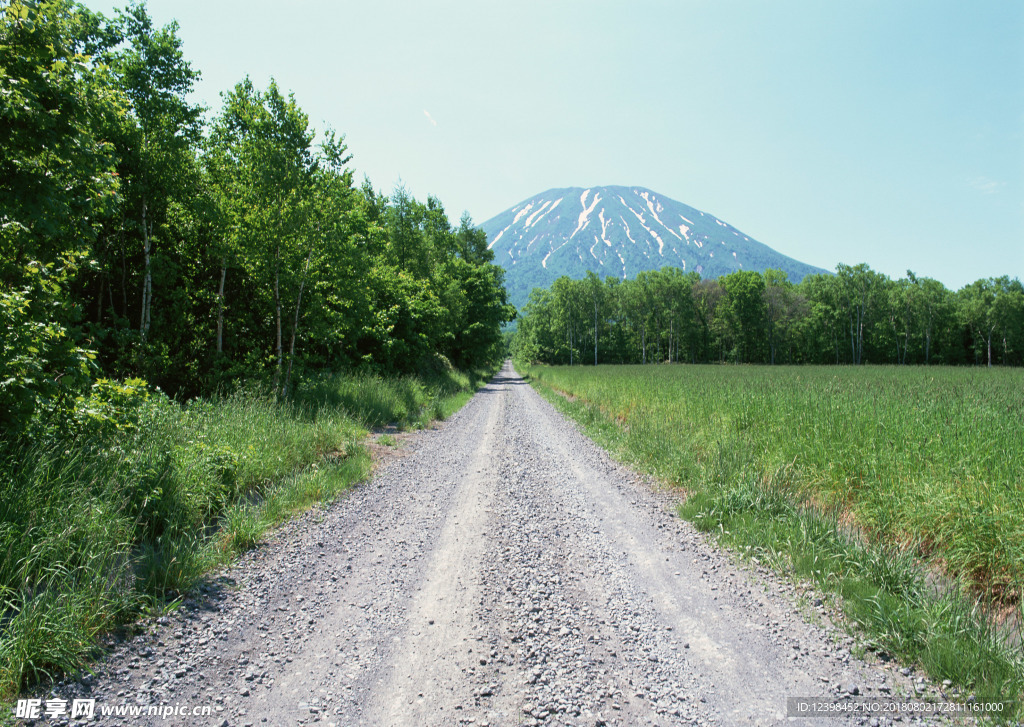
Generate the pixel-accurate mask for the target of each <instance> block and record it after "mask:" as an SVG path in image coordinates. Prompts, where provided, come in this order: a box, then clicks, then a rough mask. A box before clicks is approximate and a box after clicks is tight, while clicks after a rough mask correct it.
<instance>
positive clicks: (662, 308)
mask: <svg viewBox="0 0 1024 727" xmlns="http://www.w3.org/2000/svg"><path fill="white" fill-rule="evenodd" d="M510 345H511V348H512V352H513V355H514V356H515V357H516V358H518V359H521V360H528V361H537V362H543V363H550V364H583V363H593V364H595V365H596V364H598V363H660V362H670V363H671V362H691V363H712V362H735V363H760V364H803V363H809V364H865V363H874V364H921V365H926V364H953V365H986V366H992V365H1003V366H1020V365H1024V286H1022V285H1021V282H1020V280H1018V279H1012V280H1011V279H1010V278H1008V277H1005V276H1004V277H999V278H986V279H982V280H977V281H975V282H973V283H971V284H970V285H966V286H964V287H963V288H961V289H960V290H957V291H952V290H949V289H948V288H946V287H945V286H944V285H943V284H942V283H941V282H939V281H937V280H933V279H931V278H923V277H918V276H917V275H915V274H914V273H912V272H910V271H908V272H907V276H906V277H905V278H900V279H899V280H893V279H891V278H889V277H888V276H886V275H883V274H881V273H879V272H877V271H874V270H872V269H871V268H870V267H869V266H868V265H866V264H859V265H852V266H851V265H839V266H838V267H837V268H836V273H835V274H834V275H832V274H818V275H809V276H807V277H805V278H804V279H803V280H802V281H801V282H800V283H799V284H794V283H792V282H791V281H789V280H788V278H787V276H786V273H785V272H782V271H780V270H766V271H765V272H763V273H758V272H753V271H746V270H741V271H736V272H733V273H730V274H728V275H723V276H721V277H719V278H717V279H701V277H700V276H699V275H698V274H697V273H695V272H689V273H686V272H683V271H682V270H680V269H678V268H671V267H665V268H662V269H661V270H656V271H651V272H642V273H640V274H639V275H637V277H636V278H635V279H633V280H621V279H618V278H613V277H608V278H606V279H605V280H604V281H602V280H601V279H600V278H599V277H598V276H597V275H596V274H594V273H592V272H590V273H588V274H587V277H586V278H585V279H583V280H572V279H570V278H568V277H561V278H559V279H558V280H556V281H555V282H554V284H553V285H552V286H551V287H550V288H548V289H541V288H537V289H534V290H533V291H532V293H531V294H530V298H529V301H528V302H527V304H526V306H525V307H524V308H523V310H522V311H521V312H520V317H519V321H518V330H517V332H516V334H515V336H514V338H513V339H512V341H511V344H510Z"/></svg>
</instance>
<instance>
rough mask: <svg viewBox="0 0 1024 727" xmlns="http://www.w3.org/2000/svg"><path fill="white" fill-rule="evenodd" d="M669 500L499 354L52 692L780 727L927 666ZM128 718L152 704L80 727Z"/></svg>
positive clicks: (298, 709) (399, 718)
mask: <svg viewBox="0 0 1024 727" xmlns="http://www.w3.org/2000/svg"><path fill="white" fill-rule="evenodd" d="M672 502H673V500H672V496H671V495H670V494H668V493H664V492H659V491H658V490H657V489H656V488H653V487H652V486H651V484H650V483H648V482H646V481H645V480H644V479H643V478H641V477H639V476H637V475H636V474H634V473H632V472H630V471H629V470H628V469H626V468H624V467H622V466H620V465H618V464H616V463H614V462H613V461H612V460H611V459H610V458H609V457H608V456H607V454H606V453H604V452H603V451H602V450H601V449H600V448H599V447H597V446H596V445H595V444H593V443H592V442H591V441H590V440H589V439H587V438H586V437H585V436H583V435H582V434H580V432H579V431H578V429H577V428H576V426H575V425H573V424H571V423H569V422H567V421H566V420H565V419H564V418H563V417H562V416H561V415H560V414H558V413H557V411H555V409H554V408H553V407H551V406H550V405H549V404H548V403H547V402H545V401H544V400H543V399H542V398H541V397H540V396H539V395H538V394H537V393H536V392H535V391H533V389H531V388H530V387H529V386H528V385H526V384H525V383H524V381H523V380H522V379H521V378H520V377H519V376H518V375H516V373H515V372H514V371H513V370H512V368H511V366H510V365H506V366H505V367H504V368H503V369H502V371H501V373H500V374H499V375H498V376H497V377H495V379H493V380H492V381H491V383H490V384H489V385H488V386H487V387H485V388H484V389H482V390H481V391H480V392H479V393H478V394H477V395H476V396H475V397H474V398H473V399H472V400H471V401H470V402H469V403H468V404H467V405H466V406H465V407H464V408H463V409H462V410H461V411H459V412H458V413H457V414H455V415H454V416H453V417H452V418H451V419H450V420H449V421H448V422H445V423H444V424H442V425H440V426H438V427H437V428H434V429H431V430H428V431H424V432H421V433H416V434H413V435H410V436H408V437H406V438H404V439H402V441H401V446H400V447H399V449H398V451H397V452H396V453H395V454H394V455H393V456H390V457H388V458H386V459H385V461H384V463H383V464H382V465H381V467H380V468H379V469H378V471H377V472H376V474H375V475H374V476H373V478H372V479H371V480H370V481H369V482H368V483H366V484H364V485H361V486H359V487H358V488H356V489H355V490H354V491H353V492H352V493H351V494H350V495H349V496H348V497H346V498H344V499H342V500H340V501H339V502H337V503H335V504H333V505H331V506H330V507H328V508H326V509H325V510H322V511H315V512H313V513H311V514H308V515H306V516H304V517H303V518H300V519H299V520H298V521H295V522H293V523H290V524H288V525H286V526H285V527H283V528H282V529H280V530H279V531H278V532H277V533H275V535H274V536H273V537H272V538H271V539H270V540H269V542H268V543H266V544H265V545H263V546H261V547H260V548H258V549H257V550H255V551H253V552H252V553H250V554H248V555H246V556H245V557H244V558H242V560H241V561H240V562H239V563H238V564H237V565H235V566H233V567H231V568H229V569H228V570H226V571H225V572H224V573H223V574H221V575H220V576H218V577H215V578H214V579H213V580H212V581H211V585H210V587H209V588H207V589H206V592H205V593H204V594H202V595H201V597H199V598H195V599H190V600H188V601H186V603H185V605H184V607H183V608H182V609H180V610H179V612H177V613H175V614H172V615H170V616H167V617H164V618H163V619H161V622H162V623H159V624H155V625H154V628H153V629H150V630H149V632H148V633H145V634H143V635H141V636H137V637H135V638H134V639H133V640H131V641H130V642H127V643H125V644H123V645H122V646H120V647H119V648H117V649H115V650H114V651H113V652H112V653H111V654H110V655H109V656H108V657H107V658H106V659H105V660H104V662H103V663H101V665H100V667H99V670H98V673H97V675H96V677H95V678H92V677H90V678H87V679H85V680H78V681H74V682H70V683H65V684H63V685H60V686H59V687H58V688H57V693H59V694H61V695H63V696H65V697H68V698H75V697H82V696H88V697H90V698H95V699H96V700H97V703H98V704H106V705H116V704H122V703H130V704H145V705H149V704H170V705H188V706H189V707H191V706H199V707H201V706H203V705H210V706H212V707H213V709H214V714H213V716H212V717H190V716H183V717H172V718H171V719H168V720H161V719H160V718H158V717H155V718H148V721H149V722H148V723H152V724H174V723H176V722H177V723H179V724H216V725H230V726H233V725H239V726H241V725H263V724H271V725H278V724H282V725H284V724H323V725H338V726H339V727H340V726H342V725H373V726H374V727H376V726H378V725H395V726H401V725H410V726H411V725H417V726H419V725H463V724H473V725H540V724H544V725H602V724H609V725H612V724H616V725H689V724H718V725H727V724H752V725H753V724H766V725H767V724H781V723H789V722H790V720H789V719H788V718H787V716H786V699H787V697H815V698H829V699H838V698H840V697H841V696H843V695H846V694H849V693H851V692H853V693H856V694H858V696H859V697H860V698H865V699H880V698H884V697H888V696H889V695H891V694H894V693H895V691H896V690H897V689H902V688H906V687H907V686H908V685H911V683H912V681H911V680H914V679H916V675H913V674H911V673H908V674H906V675H900V674H899V673H898V672H895V671H893V670H891V669H889V668H886V667H884V666H880V665H870V664H867V663H865V662H862V661H859V660H858V659H856V658H854V657H853V656H851V654H850V651H849V647H850V645H851V643H850V641H849V640H848V639H847V637H846V636H845V634H844V632H843V631H842V630H841V629H836V628H833V627H831V626H829V622H828V619H827V615H826V611H825V609H824V608H820V607H817V608H816V607H815V606H813V605H811V604H807V605H806V608H805V609H804V610H805V611H806V612H807V613H810V614H811V615H812V616H813V617H814V618H815V620H816V621H818V624H817V625H814V624H811V623H809V622H808V621H807V620H806V619H805V618H804V616H802V615H801V609H800V608H798V606H797V598H796V596H795V595H794V593H793V592H792V591H793V589H792V587H791V586H789V585H787V584H786V583H785V582H784V581H781V580H779V579H777V578H776V577H775V576H773V575H771V574H769V573H767V572H765V571H762V570H758V569H757V568H755V567H752V566H738V565H736V564H735V563H734V561H733V559H732V558H731V557H730V556H728V555H727V554H724V553H722V552H721V551H720V550H718V549H716V548H715V547H714V546H713V545H712V544H711V543H709V541H708V540H707V539H706V538H705V536H703V535H701V534H699V533H697V532H696V531H695V530H694V529H693V528H692V526H690V525H689V524H688V523H686V522H684V521H681V520H679V519H678V518H677V517H675V516H674V514H673V509H672ZM861 721H862V720H861V719H860V718H854V719H851V720H850V721H849V722H846V721H844V722H843V723H844V724H847V723H854V724H856V723H859V722H861ZM127 722H131V723H132V724H145V723H147V718H133V719H131V720H127V719H126V718H124V717H119V718H113V717H108V718H97V719H96V720H92V721H91V722H90V723H91V724H124V723H127ZM813 723H814V724H815V725H821V724H829V723H830V721H829V720H822V719H816V720H814V721H813ZM876 723H877V720H876Z"/></svg>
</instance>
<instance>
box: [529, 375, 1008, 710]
mask: <svg viewBox="0 0 1024 727" xmlns="http://www.w3.org/2000/svg"><path fill="white" fill-rule="evenodd" d="M521 371H522V372H523V373H525V374H528V375H529V376H530V377H531V379H532V381H533V382H534V384H535V385H538V388H539V389H540V390H541V391H542V393H545V392H546V393H547V396H548V398H549V399H550V400H552V401H553V402H554V403H555V404H556V405H557V406H558V407H559V408H560V409H562V410H563V411H565V412H566V413H568V414H570V415H572V416H574V417H575V418H576V419H577V420H578V421H580V422H581V423H582V424H583V425H584V426H585V428H586V429H587V431H588V433H590V434H591V435H592V436H594V437H595V439H597V440H598V441H600V442H601V443H602V444H604V445H605V446H607V447H608V448H609V449H611V450H612V451H613V452H614V453H615V454H616V455H617V456H618V457H619V458H620V459H623V460H625V461H628V462H630V463H632V464H634V465H636V466H638V467H639V468H641V469H643V470H646V471H648V472H650V473H652V474H654V475H655V476H657V477H658V478H659V479H660V480H662V481H663V482H666V483H668V484H670V485H673V486H676V487H679V488H682V489H683V490H684V491H685V493H686V499H685V503H684V504H683V505H682V507H681V514H682V515H683V516H684V517H687V518H688V519H690V520H692V521H693V522H695V523H696V524H697V525H698V527H701V528H702V529H705V530H708V531H714V532H716V533H717V534H718V536H719V537H720V538H722V539H723V540H724V541H725V542H726V543H727V544H729V545H730V546H732V547H735V548H737V549H739V550H740V551H741V552H743V553H745V554H746V555H748V556H749V557H755V558H758V559H759V560H765V561H769V562H771V563H773V564H774V565H776V566H778V567H782V568H784V569H786V570H789V571H791V572H793V573H794V574H795V575H796V576H798V577H800V578H804V579H809V580H811V581H815V582H817V583H818V585H820V586H821V587H823V588H825V589H826V590H829V591H831V592H833V593H834V594H836V597H837V598H838V599H839V601H840V602H841V603H842V606H843V608H845V609H846V611H847V613H848V614H849V616H850V617H851V620H852V621H854V622H856V623H857V624H859V625H860V626H861V627H862V628H863V629H864V630H865V633H866V634H867V636H868V644H869V645H870V646H872V648H876V647H877V648H880V649H882V650H885V651H887V652H890V653H893V654H895V655H897V656H899V657H900V658H902V659H904V660H906V661H910V662H915V663H918V664H919V665H921V666H922V667H923V668H925V669H926V670H927V671H928V672H929V673H931V674H932V675H933V676H935V677H936V678H937V679H942V680H944V679H950V680H951V681H953V682H954V683H955V684H958V685H961V686H962V688H963V689H964V690H974V691H976V692H978V694H979V695H980V694H982V693H984V694H985V695H986V696H987V697H990V698H995V697H1003V698H1007V697H1009V698H1018V699H1019V697H1020V695H1021V690H1022V686H1024V654H1022V652H1021V647H1020V633H1019V627H1020V620H1019V619H1020V611H1021V607H1020V604H1021V600H1022V596H1024V483H1022V475H1024V426H1022V423H1021V419H1022V416H1024V371H1021V370H1019V369H996V370H985V369H974V368H935V367H930V368H919V367H914V368H909V367H841V368H840V367H810V366H805V367H763V366H761V367H757V366H692V365H682V366H680V365H676V366H598V367H547V366H533V367H522V368H521Z"/></svg>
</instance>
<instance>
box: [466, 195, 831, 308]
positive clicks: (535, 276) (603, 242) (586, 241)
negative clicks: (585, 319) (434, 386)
mask: <svg viewBox="0 0 1024 727" xmlns="http://www.w3.org/2000/svg"><path fill="white" fill-rule="evenodd" d="M481 228H482V229H483V230H484V232H486V233H487V240H488V247H490V249H492V250H493V251H494V253H495V256H494V257H495V260H494V261H495V262H496V263H497V264H499V265H501V266H502V267H503V268H504V269H505V271H506V273H505V284H506V287H507V288H508V291H509V298H510V301H511V302H512V303H514V304H515V305H516V306H519V307H521V306H523V305H524V304H525V303H526V299H527V297H528V296H529V294H530V290H532V289H533V288H546V287H548V286H549V285H551V283H553V282H554V281H555V279H556V278H558V277H560V276H562V275H568V276H569V277H570V278H582V277H584V276H585V275H586V273H587V271H588V270H593V271H594V272H595V273H597V274H598V275H600V276H601V277H602V278H604V277H606V276H608V275H614V276H617V277H622V278H632V277H635V276H636V274H637V273H639V272H641V271H643V270H656V269H659V268H662V267H664V266H666V265H670V266H672V267H677V268H682V269H684V270H688V271H689V270H696V271H697V272H698V273H700V275H701V277H704V278H714V277H718V276H719V275H725V274H726V273H731V272H733V271H734V270H756V271H763V270H766V269H767V268H779V269H781V270H785V271H786V272H787V273H788V274H789V279H790V280H792V281H793V282H799V281H800V280H802V279H803V277H804V276H805V275H810V274H812V273H823V272H827V271H825V270H822V269H820V268H816V267H813V266H811V265H807V264H806V263H802V262H800V261H798V260H794V259H793V258H790V257H786V256H785V255H783V254H782V253H779V252H776V251H775V250H773V249H771V248H770V247H768V246H767V245H764V244H762V243H760V242H757V241H756V240H753V239H751V238H750V237H748V236H747V235H744V234H743V233H742V232H740V231H739V230H737V229H736V228H735V227H733V226H732V225H730V224H727V223H725V222H723V221H722V220H720V219H718V218H717V217H714V216H713V215H709V214H706V213H704V212H701V211H700V210H697V209H694V208H693V207H690V206H689V205H685V204H683V203H682V202H676V201H675V200H674V199H669V198H668V197H665V196H663V195H660V194H657V193H656V192H652V191H651V190H649V189H644V188H643V187H589V188H587V189H583V188H581V187H568V188H565V189H551V190H548V191H547V192H543V193H541V194H538V195H536V196H534V197H530V198H529V199H527V200H524V201H522V202H520V203H519V204H517V205H516V206H515V207H512V208H511V209H508V210H506V211H504V212H502V213H501V214H499V215H497V216H495V217H492V218H491V219H489V220H487V222H484V223H483V224H482V225H481Z"/></svg>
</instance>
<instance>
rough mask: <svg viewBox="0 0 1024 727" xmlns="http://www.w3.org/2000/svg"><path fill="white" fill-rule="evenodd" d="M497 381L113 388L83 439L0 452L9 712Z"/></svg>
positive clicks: (2, 616)
mask: <svg viewBox="0 0 1024 727" xmlns="http://www.w3.org/2000/svg"><path fill="white" fill-rule="evenodd" d="M486 377H487V375H486V374H485V373H483V372H481V373H478V374H473V375H469V374H463V373H458V372H454V371H449V372H447V373H437V374H435V375H433V376H432V377H431V378H430V379H428V380H423V379H416V378H402V379H381V378H374V377H345V376H335V377H329V378H324V379H322V380H319V381H317V382H315V383H313V384H310V385H308V386H307V387H306V388H305V389H304V390H303V391H302V392H301V393H300V395H299V396H298V397H297V399H296V401H295V402H292V403H285V404H283V403H278V402H277V401H275V400H274V399H272V398H270V397H267V396H262V395H260V394H258V393H252V392H248V393H246V392H241V393H237V394H235V395H232V396H228V397H226V398H221V399H215V400H196V401H192V402H189V403H188V404H186V405H184V406H181V405H179V404H177V403H175V402H173V401H171V400H169V399H168V398H167V397H166V396H162V395H160V394H158V393H151V392H146V390H145V389H144V388H133V387H132V386H131V385H130V384H129V385H123V384H113V383H105V384H101V385H99V386H98V387H97V388H96V389H95V392H96V393H95V394H94V396H92V397H91V398H89V399H87V400H85V401H83V402H81V403H80V405H79V407H78V411H79V414H78V417H77V419H78V421H77V423H75V424H74V425H73V426H72V427H71V428H70V429H69V430H65V431H64V432H63V433H61V434H60V435H51V436H50V437H49V440H48V441H44V442H42V443H35V444H31V445H27V444H23V445H15V446H12V447H9V448H7V450H6V451H0V471H2V472H3V473H4V475H3V477H2V478H0V604H2V605H0V700H3V699H9V698H11V697H13V695H14V694H15V693H16V692H17V691H18V690H19V689H20V688H22V687H24V686H25V685H27V684H31V683H32V682H34V681H36V680H38V679H40V678H42V677H44V676H46V675H52V674H57V673H60V672H73V671H74V670H76V669H79V668H81V667H83V666H84V665H86V664H87V661H88V659H89V658H90V656H91V655H92V654H93V653H94V652H95V649H96V645H97V643H98V639H99V637H100V636H101V635H102V634H103V633H104V632H108V631H110V630H111V629H113V628H115V627H117V626H118V625H119V624H123V623H126V622H129V621H131V620H132V619H134V618H136V617H137V616H138V615H139V614H140V613H144V612H146V611H147V610H151V609H153V608H161V607H163V605H164V604H167V603H168V602H170V601H173V599H174V598H176V597H177V596H178V595H179V594H182V593H185V592H186V591H188V590H189V589H190V588H191V587H192V586H194V585H195V584H196V583H197V582H198V581H199V580H200V579H201V578H202V576H203V574H204V573H206V572H208V571H209V570H210V569H212V568H215V567H216V566H218V565H220V564H222V563H224V562H226V561H227V560H229V559H230V558H231V557H232V556H233V555H235V554H236V553H238V552H239V551H241V550H244V549H246V548H249V547H251V546H252V545H254V544H255V543H256V542H257V541H258V539H259V538H260V536H261V534H262V533H263V532H265V531H266V530H267V529H268V528H270V527H272V526H274V525H276V524H278V523H280V522H282V521H283V520H285V519H287V518H288V517H290V516H292V515H294V514H296V513H298V512H301V511H303V510H306V509H308V508H309V507H310V506H312V505H313V504H315V503H318V502H325V501H330V500H332V499H334V498H335V497H336V496H337V495H339V494H340V493H342V492H343V491H344V490H346V489H347V488H349V487H350V486H351V485H352V484H353V483H355V482H357V481H358V480H360V479H361V478H363V477H364V476H365V475H366V474H367V472H368V471H369V457H368V455H367V454H366V451H365V449H364V448H363V447H362V446H361V444H360V440H361V439H362V438H363V437H364V436H365V435H366V433H367V428H369V427H375V426H379V425H383V424H387V423H397V424H398V425H400V426H402V427H406V428H415V427H421V426H425V425H427V424H429V422H430V421H431V420H432V419H444V418H446V417H447V416H449V415H450V414H452V413H453V412H454V411H456V410H457V409H458V408H459V407H461V406H462V405H463V404H464V403H465V402H466V401H467V400H468V399H469V397H470V396H471V395H472V392H473V391H474V390H475V389H476V388H477V387H478V386H479V385H480V384H481V383H482V382H483V381H484V380H485V379H486Z"/></svg>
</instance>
